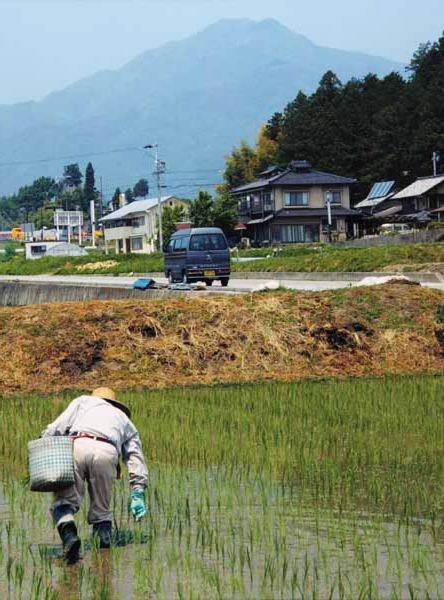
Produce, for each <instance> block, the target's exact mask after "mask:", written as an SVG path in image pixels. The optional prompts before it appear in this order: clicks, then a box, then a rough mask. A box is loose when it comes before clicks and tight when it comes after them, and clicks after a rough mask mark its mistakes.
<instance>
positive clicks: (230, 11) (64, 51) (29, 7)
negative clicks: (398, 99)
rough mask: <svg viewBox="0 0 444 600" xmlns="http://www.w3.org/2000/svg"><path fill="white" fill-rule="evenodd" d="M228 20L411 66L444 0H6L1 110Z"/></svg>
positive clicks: (434, 34)
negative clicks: (269, 23) (268, 23)
mask: <svg viewBox="0 0 444 600" xmlns="http://www.w3.org/2000/svg"><path fill="white" fill-rule="evenodd" d="M226 17H250V18H252V19H262V18H267V17H274V18H276V19H278V20H279V21H281V22H282V23H283V24H284V25H286V26H287V27H289V28H291V29H293V30H294V31H297V32H299V33H302V34H304V35H306V36H307V37H309V38H310V39H311V40H313V41H314V42H316V43H317V44H320V45H324V46H331V47H335V48H343V49H352V50H361V51H363V52H367V53H371V54H379V55H382V56H386V57H388V58H392V59H396V60H400V61H405V62H407V61H408V60H409V58H410V57H411V55H412V53H413V51H414V50H415V49H416V48H417V47H418V45H419V44H420V43H421V42H425V41H427V40H436V39H437V38H438V37H439V36H440V35H441V33H442V31H443V29H444V0H422V1H417V0H335V1H333V0H311V1H307V0H303V1H301V0H144V1H140V0H126V1H125V0H120V1H118V0H116V1H106V0H85V1H81V0H79V1H74V2H73V1H67V0H54V1H52V2H51V1H47V2H40V1H39V0H29V1H27V2H21V1H20V0H15V1H14V2H10V1H4V0H0V103H12V102H19V101H26V100H30V99H39V98H41V97H43V96H44V95H46V94H47V93H49V92H50V91H53V90H55V89H60V88H62V87H64V86H66V85H68V84H69V83H72V82H74V81H76V80H77V79H80V78H81V77H84V76H86V75H90V74H91V73H94V72H95V71H98V70H101V69H115V68H118V67H120V66H122V65H123V64H125V62H127V61H128V60H130V59H131V58H133V57H134V56H136V55H137V54H140V53H141V52H143V51H144V50H148V49H149V48H154V47H156V46H159V45H160V44H163V43H164V42H168V41H172V40H177V39H180V38H183V37H186V36H188V35H191V34H193V33H195V32H196V31H199V30H201V29H203V28H204V27H206V26H207V25H209V24H211V23H213V22H214V21H217V20H219V19H221V18H226Z"/></svg>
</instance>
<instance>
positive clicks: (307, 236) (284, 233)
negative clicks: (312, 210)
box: [277, 224, 319, 244]
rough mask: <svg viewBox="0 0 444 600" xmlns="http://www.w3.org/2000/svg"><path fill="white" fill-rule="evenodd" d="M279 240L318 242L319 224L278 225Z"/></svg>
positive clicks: (291, 242)
mask: <svg viewBox="0 0 444 600" xmlns="http://www.w3.org/2000/svg"><path fill="white" fill-rule="evenodd" d="M278 227H279V230H280V231H279V232H277V233H278V235H279V238H280V239H279V240H278V241H281V242H283V243H287V244H297V243H303V242H306V243H308V242H319V226H318V225H316V224H310V225H279V226H278Z"/></svg>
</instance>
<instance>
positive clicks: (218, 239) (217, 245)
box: [190, 233, 227, 251]
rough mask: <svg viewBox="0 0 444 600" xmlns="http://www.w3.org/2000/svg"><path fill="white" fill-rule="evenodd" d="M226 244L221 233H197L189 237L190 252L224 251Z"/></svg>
mask: <svg viewBox="0 0 444 600" xmlns="http://www.w3.org/2000/svg"><path fill="white" fill-rule="evenodd" d="M226 249H227V242H226V241H225V238H224V236H223V235H222V234H221V233H199V234H196V235H192V236H191V240H190V250H197V251H199V250H204V251H205V250H206V251H208V250H226Z"/></svg>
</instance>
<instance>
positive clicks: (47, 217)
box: [29, 206, 54, 229]
mask: <svg viewBox="0 0 444 600" xmlns="http://www.w3.org/2000/svg"><path fill="white" fill-rule="evenodd" d="M29 222H30V223H34V226H35V228H36V229H41V228H42V227H47V228H48V229H51V228H52V227H54V208H50V207H48V206H46V207H45V208H43V209H39V210H36V211H35V212H32V213H29Z"/></svg>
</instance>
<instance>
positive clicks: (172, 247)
mask: <svg viewBox="0 0 444 600" xmlns="http://www.w3.org/2000/svg"><path fill="white" fill-rule="evenodd" d="M174 242H175V240H171V241H170V243H169V244H168V246H167V253H168V254H171V253H172V252H173V250H174Z"/></svg>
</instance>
